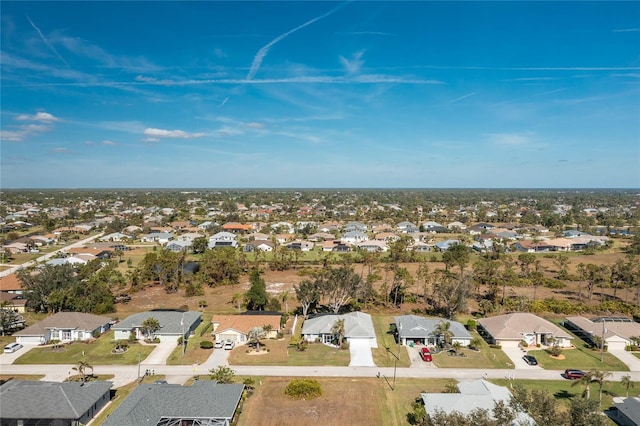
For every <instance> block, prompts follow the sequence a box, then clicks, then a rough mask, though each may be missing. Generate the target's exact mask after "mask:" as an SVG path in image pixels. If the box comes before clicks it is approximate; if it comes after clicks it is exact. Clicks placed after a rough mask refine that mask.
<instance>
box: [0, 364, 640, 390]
mask: <svg viewBox="0 0 640 426" xmlns="http://www.w3.org/2000/svg"><path fill="white" fill-rule="evenodd" d="M72 367H73V365H2V366H1V373H2V374H44V375H45V380H53V381H62V380H64V379H65V378H67V377H68V376H69V375H70V374H71V373H72V372H73V370H72ZM212 367H213V366H211V365H200V366H197V365H163V364H157V365H153V364H145V366H144V368H141V369H140V370H141V371H139V369H138V366H137V365H127V366H118V365H96V366H94V373H95V374H113V375H114V376H115V377H114V379H113V382H114V387H119V386H122V385H125V384H127V383H130V382H132V381H134V380H135V379H136V378H137V377H139V376H138V374H141V375H144V372H145V370H146V369H152V370H154V372H155V374H162V375H165V376H167V377H172V378H178V377H181V378H188V377H190V376H193V375H197V374H207V372H208V370H209V369H210V368H212ZM231 368H232V369H233V370H234V371H235V372H236V374H238V375H243V376H244V375H246V376H284V377H310V376H312V377H376V376H377V375H378V373H379V374H380V375H383V376H386V377H393V375H394V372H395V374H396V377H411V378H425V379H426V378H453V379H458V380H469V379H480V378H484V377H487V378H491V379H505V378H507V379H508V378H511V379H534V380H559V379H561V378H562V376H561V375H560V374H561V373H562V371H559V370H542V369H540V370H532V369H526V370H519V369H517V370H508V369H459V368H429V369H422V368H397V369H394V368H393V367H383V368H379V367H289V366H246V365H234V366H231ZM626 374H629V375H631V380H633V381H634V382H638V381H640V372H636V371H632V372H626V371H616V372H613V373H612V376H611V377H610V378H609V380H611V381H620V379H621V378H622V376H624V375H626ZM180 380H182V379H180ZM172 381H174V380H172ZM175 381H176V382H177V380H175Z"/></svg>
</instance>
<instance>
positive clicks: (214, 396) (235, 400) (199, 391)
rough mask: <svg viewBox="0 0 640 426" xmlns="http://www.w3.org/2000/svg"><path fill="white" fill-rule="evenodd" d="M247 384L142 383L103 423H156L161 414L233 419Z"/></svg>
mask: <svg viewBox="0 0 640 426" xmlns="http://www.w3.org/2000/svg"><path fill="white" fill-rule="evenodd" d="M243 390H244V385H235V384H218V383H215V382H210V381H196V382H194V384H193V386H180V385H148V384H144V385H139V386H138V387H137V388H135V389H134V390H133V392H131V394H130V395H129V396H128V397H127V399H125V400H124V401H123V402H122V404H120V406H119V407H118V408H117V409H116V410H115V411H114V412H113V413H111V415H110V416H109V417H107V419H106V420H105V422H104V423H103V426H139V425H156V424H158V422H159V421H160V419H161V418H201V419H202V418H209V419H213V418H218V419H219V418H222V419H231V418H233V415H234V413H235V411H236V408H237V407H238V404H239V403H240V398H241V397H242V392H243Z"/></svg>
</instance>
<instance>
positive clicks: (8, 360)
mask: <svg viewBox="0 0 640 426" xmlns="http://www.w3.org/2000/svg"><path fill="white" fill-rule="evenodd" d="M22 346H23V347H22V348H20V349H18V350H17V351H15V352H13V353H10V354H5V353H4V352H2V353H1V354H0V365H7V364H13V361H15V360H16V359H18V358H20V357H21V356H22V355H24V354H26V353H27V352H29V351H30V350H31V349H33V348H35V347H37V346H38V345H36V344H28V343H26V344H23V345H22ZM2 349H4V348H2Z"/></svg>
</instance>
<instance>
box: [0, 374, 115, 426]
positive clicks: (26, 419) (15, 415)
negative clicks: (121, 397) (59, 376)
mask: <svg viewBox="0 0 640 426" xmlns="http://www.w3.org/2000/svg"><path fill="white" fill-rule="evenodd" d="M111 386H112V383H111V382H105V381H101V380H99V381H92V382H86V383H81V382H62V383H59V382H43V381H37V380H8V381H6V382H5V383H3V384H2V385H1V386H0V399H1V400H2V415H1V417H2V425H3V426H4V425H7V426H13V425H23V424H24V425H36V424H38V425H55V426H58V425H60V426H76V425H84V424H87V423H88V422H89V421H90V420H91V419H92V418H93V416H94V415H95V414H97V413H98V412H99V411H100V410H101V409H102V407H103V406H104V405H105V404H106V403H107V402H109V401H110V399H111Z"/></svg>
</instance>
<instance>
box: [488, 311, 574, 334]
mask: <svg viewBox="0 0 640 426" xmlns="http://www.w3.org/2000/svg"><path fill="white" fill-rule="evenodd" d="M478 323H479V324H480V325H482V327H483V328H484V329H485V330H487V332H489V334H491V336H492V337H493V338H494V339H507V340H521V339H522V337H523V335H524V333H537V334H541V333H544V334H552V335H553V336H554V337H562V338H565V339H573V336H571V335H570V334H569V333H567V332H566V331H564V330H562V329H561V328H560V327H558V326H557V325H555V324H553V323H552V322H549V321H547V320H546V319H543V318H540V317H539V316H536V315H533V314H530V313H528V312H513V313H511V314H506V315H498V316H495V317H489V318H480V319H479V320H478Z"/></svg>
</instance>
